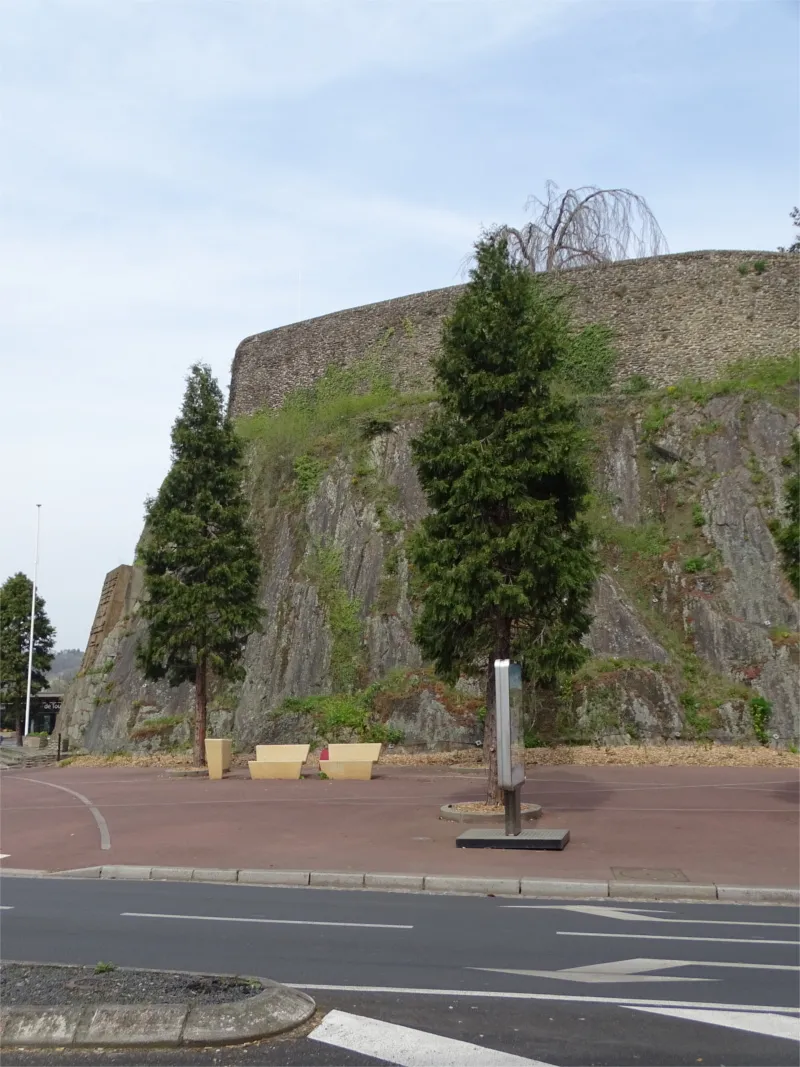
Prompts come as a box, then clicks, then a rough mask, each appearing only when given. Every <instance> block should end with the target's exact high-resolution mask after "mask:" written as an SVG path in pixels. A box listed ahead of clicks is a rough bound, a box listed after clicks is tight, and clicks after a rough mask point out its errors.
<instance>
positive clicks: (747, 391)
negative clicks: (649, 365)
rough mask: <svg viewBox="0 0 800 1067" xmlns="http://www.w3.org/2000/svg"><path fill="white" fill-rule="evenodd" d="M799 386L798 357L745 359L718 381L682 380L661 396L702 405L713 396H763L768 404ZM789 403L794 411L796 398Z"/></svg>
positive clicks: (669, 387)
mask: <svg viewBox="0 0 800 1067" xmlns="http://www.w3.org/2000/svg"><path fill="white" fill-rule="evenodd" d="M798 382H800V362H799V361H798V353H797V352H793V353H791V354H789V355H787V356H782V357H775V358H773V359H744V360H739V361H738V362H736V363H731V364H730V365H729V366H728V367H727V368H726V369H725V371H724V372H723V373H722V374H721V375H720V376H719V377H718V378H713V379H711V380H710V381H701V380H700V379H699V378H683V379H682V380H681V381H679V382H677V383H676V384H675V385H670V386H667V388H666V389H664V390H663V394H664V395H665V396H666V397H669V398H670V399H673V400H692V401H694V402H695V403H697V404H705V403H706V402H707V401H709V400H711V399H713V398H714V397H716V396H731V395H733V394H739V393H741V394H744V395H745V396H747V395H751V396H763V397H765V398H766V399H768V400H773V399H780V398H782V397H784V396H786V395H787V394H788V393H789V391H790V390H793V389H796V387H797V385H798ZM790 400H791V401H792V402H793V404H794V406H795V407H796V398H794V399H792V398H791V397H790Z"/></svg>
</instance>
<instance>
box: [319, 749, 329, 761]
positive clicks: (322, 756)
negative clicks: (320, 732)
mask: <svg viewBox="0 0 800 1067" xmlns="http://www.w3.org/2000/svg"><path fill="white" fill-rule="evenodd" d="M319 758H320V759H327V758H328V750H327V748H323V750H322V752H320V754H319Z"/></svg>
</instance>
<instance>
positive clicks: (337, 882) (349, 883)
mask: <svg viewBox="0 0 800 1067" xmlns="http://www.w3.org/2000/svg"><path fill="white" fill-rule="evenodd" d="M309 885H317V886H325V887H326V888H328V889H363V888H364V875H363V874H356V873H355V872H354V871H312V872H311V877H310V879H309Z"/></svg>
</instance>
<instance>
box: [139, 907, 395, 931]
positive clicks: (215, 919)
mask: <svg viewBox="0 0 800 1067" xmlns="http://www.w3.org/2000/svg"><path fill="white" fill-rule="evenodd" d="M120 915H121V916H122V917H123V918H125V919H197V920H198V921H200V922H211V923H274V924H276V925H278V926H355V927H358V929H360V930H362V929H363V930H413V929H414V927H413V926H398V925H395V924H393V923H336V922H320V921H318V920H312V919H246V918H240V917H239V916H237V915H162V914H160V913H158V912H150V911H122V912H120Z"/></svg>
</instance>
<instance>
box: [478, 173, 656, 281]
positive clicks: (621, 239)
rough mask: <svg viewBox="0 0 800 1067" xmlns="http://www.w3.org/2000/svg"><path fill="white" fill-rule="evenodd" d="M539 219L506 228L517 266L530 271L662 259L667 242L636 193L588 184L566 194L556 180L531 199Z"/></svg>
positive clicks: (502, 230)
mask: <svg viewBox="0 0 800 1067" xmlns="http://www.w3.org/2000/svg"><path fill="white" fill-rule="evenodd" d="M526 208H527V209H528V210H529V211H531V212H532V214H533V217H532V219H531V220H530V222H527V223H526V224H525V225H524V226H522V227H520V228H519V229H517V228H515V227H513V226H500V227H498V233H500V234H501V235H502V236H504V237H505V238H506V240H507V241H508V250H509V254H510V257H511V260H512V262H515V263H522V264H523V265H524V266H526V267H527V268H528V269H529V270H530V271H532V272H534V273H538V272H540V271H557V270H568V269H569V268H570V267H587V266H591V265H592V264H597V263H610V262H613V261H614V260H620V259H636V258H639V257H642V256H659V255H662V254H663V253H665V252H667V251H668V248H667V242H666V239H665V237H664V234H663V232H662V230H661V227H660V226H659V224H658V222H657V220H656V217H655V215H654V214H653V212H652V211H651V210H650V207H649V205H648V203H647V201H646V200H645V199H644V197H643V196H639V195H638V193H634V192H632V191H631V190H630V189H600V188H599V187H598V186H596V185H582V186H580V187H579V188H577V189H567V190H566V192H563V193H562V192H561V190H560V189H559V187H558V186H557V185H556V183H555V182H553V181H548V182H547V184H546V186H545V195H544V199H540V198H539V197H538V196H532V197H530V198H529V200H528V202H527V204H526Z"/></svg>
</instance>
